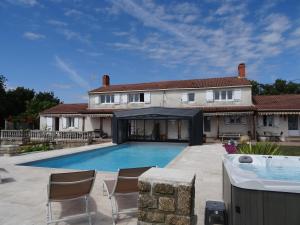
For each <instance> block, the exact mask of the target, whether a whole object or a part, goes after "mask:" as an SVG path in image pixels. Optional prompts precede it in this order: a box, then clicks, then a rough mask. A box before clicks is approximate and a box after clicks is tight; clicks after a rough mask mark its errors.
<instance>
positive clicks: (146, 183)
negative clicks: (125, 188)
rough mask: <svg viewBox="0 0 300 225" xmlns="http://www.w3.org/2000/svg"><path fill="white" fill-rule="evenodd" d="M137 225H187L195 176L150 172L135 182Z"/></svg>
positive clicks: (190, 211) (188, 224)
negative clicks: (136, 188) (137, 199)
mask: <svg viewBox="0 0 300 225" xmlns="http://www.w3.org/2000/svg"><path fill="white" fill-rule="evenodd" d="M138 186H139V202H138V207H139V210H138V224H139V225H191V224H193V219H194V204H195V203H194V202H195V174H193V173H189V172H184V171H181V170H175V169H161V168H152V169H150V170H149V171H147V172H146V173H144V174H143V175H142V176H141V177H140V178H139V183H138Z"/></svg>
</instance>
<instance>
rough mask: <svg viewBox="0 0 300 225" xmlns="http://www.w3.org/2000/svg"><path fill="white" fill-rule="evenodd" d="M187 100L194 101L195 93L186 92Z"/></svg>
mask: <svg viewBox="0 0 300 225" xmlns="http://www.w3.org/2000/svg"><path fill="white" fill-rule="evenodd" d="M188 101H189V102H194V101H195V93H188Z"/></svg>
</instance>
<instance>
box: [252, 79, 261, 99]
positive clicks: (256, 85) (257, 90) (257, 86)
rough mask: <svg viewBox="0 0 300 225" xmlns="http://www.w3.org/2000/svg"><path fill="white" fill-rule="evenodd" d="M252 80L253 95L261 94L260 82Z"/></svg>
mask: <svg viewBox="0 0 300 225" xmlns="http://www.w3.org/2000/svg"><path fill="white" fill-rule="evenodd" d="M250 82H251V85H252V94H253V95H259V94H260V89H261V87H260V84H259V83H258V82H257V81H255V80H251V81H250Z"/></svg>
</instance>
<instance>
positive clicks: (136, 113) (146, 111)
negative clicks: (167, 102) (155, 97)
mask: <svg viewBox="0 0 300 225" xmlns="http://www.w3.org/2000/svg"><path fill="white" fill-rule="evenodd" d="M200 112H201V110H200V109H196V108H190V109H183V108H165V107H149V108H140V109H130V110H122V111H115V112H114V115H115V117H116V118H120V119H130V118H138V117H143V118H154V117H156V118H158V117H163V118H192V117H194V116H196V115H197V114H198V113H200Z"/></svg>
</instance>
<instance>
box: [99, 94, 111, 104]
mask: <svg viewBox="0 0 300 225" xmlns="http://www.w3.org/2000/svg"><path fill="white" fill-rule="evenodd" d="M99 98H100V99H99V103H100V104H103V105H104V104H115V95H113V94H103V95H100V96H99ZM102 98H104V101H102V100H103V99H102ZM108 99H109V101H108ZM112 100H113V101H112Z"/></svg>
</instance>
